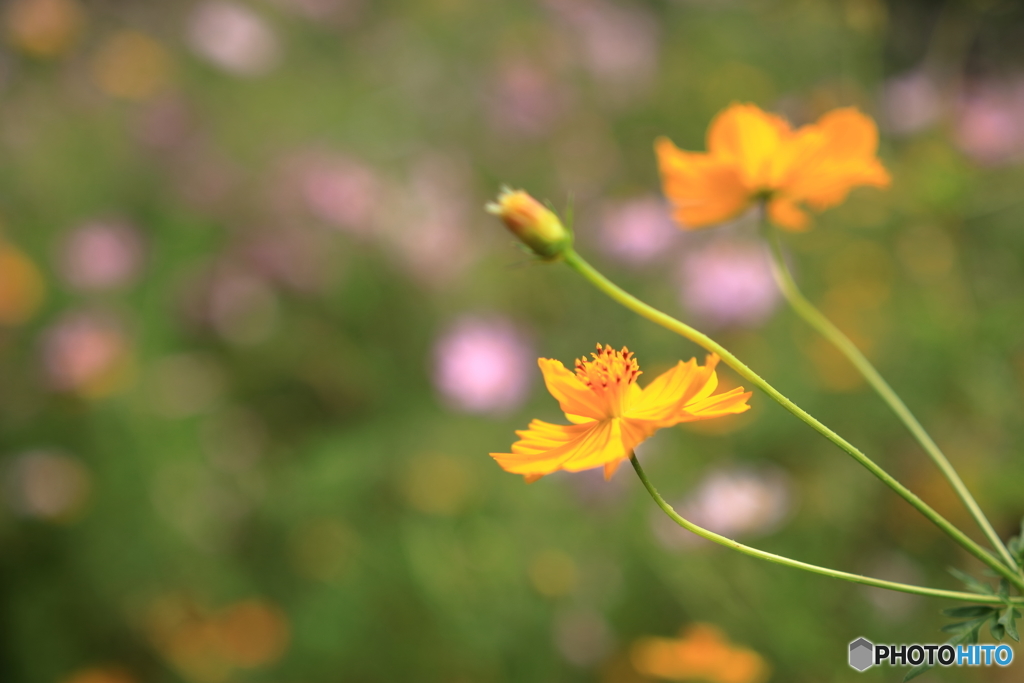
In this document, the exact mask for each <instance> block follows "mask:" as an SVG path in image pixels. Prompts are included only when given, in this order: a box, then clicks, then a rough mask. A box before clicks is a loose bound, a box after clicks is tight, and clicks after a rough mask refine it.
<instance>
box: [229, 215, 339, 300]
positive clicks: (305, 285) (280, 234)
mask: <svg viewBox="0 0 1024 683" xmlns="http://www.w3.org/2000/svg"><path fill="white" fill-rule="evenodd" d="M332 246H333V245H332V243H331V240H330V235H328V234H325V233H324V232H323V231H321V230H313V229H311V228H309V227H294V228H284V227H280V228H277V229H273V230H256V231H254V232H253V233H252V234H251V235H247V236H246V241H245V243H244V244H243V245H242V246H241V247H240V252H241V256H242V258H243V259H244V260H245V262H246V263H247V264H248V265H249V266H250V267H251V268H252V270H253V271H254V272H256V273H257V274H259V275H260V276H262V277H264V278H266V279H268V280H271V281H273V282H275V283H277V284H279V285H283V286H285V287H288V288H290V289H293V290H296V291H301V292H314V291H317V290H320V289H322V288H323V287H325V286H326V285H327V283H328V282H330V281H331V280H332V278H333V276H334V275H335V274H336V273H337V271H338V269H339V263H338V259H337V258H336V257H337V254H334V253H333V249H332Z"/></svg>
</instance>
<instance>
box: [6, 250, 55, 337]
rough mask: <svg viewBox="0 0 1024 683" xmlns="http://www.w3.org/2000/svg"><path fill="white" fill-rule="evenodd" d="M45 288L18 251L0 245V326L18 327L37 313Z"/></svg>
mask: <svg viewBox="0 0 1024 683" xmlns="http://www.w3.org/2000/svg"><path fill="white" fill-rule="evenodd" d="M44 291H45V286H44V284H43V276H42V274H41V273H40V272H39V269H38V268H37V267H36V265H35V264H34V263H33V262H32V261H31V260H30V259H29V258H28V257H27V256H26V255H25V254H24V253H22V252H21V250H19V249H17V248H16V247H14V246H12V245H10V244H3V243H0V325H20V324H22V323H24V322H25V321H27V320H28V319H29V318H31V317H32V315H33V314H34V313H35V312H36V311H37V310H39V306H40V305H41V304H42V303H43V294H44Z"/></svg>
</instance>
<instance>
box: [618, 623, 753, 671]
mask: <svg viewBox="0 0 1024 683" xmlns="http://www.w3.org/2000/svg"><path fill="white" fill-rule="evenodd" d="M630 659H631V661H632V662H633V667H634V668H635V669H636V670H637V672H638V673H640V674H643V675H644V676H652V677H655V678H663V679H666V680H670V681H688V680H701V681H711V682H712V683H762V682H763V681H766V680H767V679H768V674H769V668H768V665H767V663H765V661H764V658H763V657H761V655H759V654H757V653H756V652H754V651H753V650H748V649H746V648H743V647H737V646H734V645H732V644H730V643H729V641H728V640H726V638H725V636H724V635H723V634H722V632H721V631H719V630H718V629H717V628H715V627H714V626H711V625H710V624H694V625H693V626H690V627H689V628H687V629H684V630H683V633H682V634H681V636H680V637H679V638H641V639H640V640H638V641H636V643H634V644H633V647H632V650H631V651H630Z"/></svg>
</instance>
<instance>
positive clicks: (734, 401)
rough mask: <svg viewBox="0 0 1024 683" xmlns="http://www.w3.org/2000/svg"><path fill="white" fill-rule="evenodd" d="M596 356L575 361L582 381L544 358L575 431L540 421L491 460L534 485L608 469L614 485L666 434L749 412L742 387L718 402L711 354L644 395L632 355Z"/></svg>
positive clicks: (606, 352)
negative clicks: (626, 464) (564, 474)
mask: <svg viewBox="0 0 1024 683" xmlns="http://www.w3.org/2000/svg"><path fill="white" fill-rule="evenodd" d="M597 349H598V350H597V353H593V354H591V356H592V358H591V359H586V358H581V359H579V360H577V361H576V372H575V374H573V373H572V372H570V371H569V370H567V369H566V368H565V366H564V365H562V363H561V362H560V361H557V360H552V359H550V358H540V359H538V361H537V363H538V364H539V365H540V369H541V372H542V373H543V374H544V382H545V384H547V388H548V391H549V392H551V395H552V396H554V397H555V398H556V399H557V400H558V403H559V405H560V407H561V408H562V411H563V412H564V413H565V417H566V419H568V420H569V421H570V422H572V423H573V424H571V425H559V424H551V423H549V422H543V421H541V420H534V421H532V422H531V423H530V426H529V428H528V429H526V430H521V431H517V432H516V434H517V435H518V436H519V441H517V442H516V443H514V444H512V452H511V453H491V457H493V458H494V459H495V460H497V461H498V464H499V465H501V466H502V468H504V469H505V470H506V471H507V472H512V473H514V474H522V475H523V476H524V477H525V478H526V481H527V482H533V481H536V480H537V479H540V478H541V477H543V476H544V475H545V474H551V473H552V472H555V471H558V470H567V471H569V472H579V471H581V470H588V469H592V468H595V467H602V466H603V467H604V476H605V478H606V479H608V478H610V477H611V476H612V474H613V473H614V472H615V470H616V469H617V468H618V466H619V465H620V464H622V461H624V460H626V459H628V458H629V457H630V454H631V453H632V452H633V449H634V448H636V447H637V446H638V445H639V444H640V443H641V442H642V441H644V440H645V439H647V438H649V437H651V436H653V435H654V433H655V432H656V431H658V430H659V429H661V428H663V427H671V426H673V425H676V424H679V423H680V422H692V421H695V420H708V419H711V418H714V417H723V416H725V415H732V414H735V413H742V412H744V411H745V410H748V409H749V408H750V406H749V405H747V399H748V398H750V392H747V393H744V392H743V387H737V388H735V389H732V390H730V391H727V392H725V393H722V394H717V395H712V394H714V391H715V389H716V388H718V375H717V374H716V373H715V366H716V365H717V364H718V356H716V355H709V356H708V357H707V360H706V361H705V363H706V364H705V365H704V366H700V365H697V360H696V359H695V358H691V359H690V360H689V361H688V362H686V363H684V362H682V361H680V362H679V363H678V364H676V366H675V367H674V368H672V369H671V370H669V371H667V372H665V373H663V374H662V375H660V376H658V377H657V378H655V379H654V381H652V382H651V383H650V384H649V385H647V387H646V388H645V389H641V388H640V387H639V386H638V385H637V384H636V379H637V377H638V376H639V375H640V367H639V365H638V364H637V362H636V359H635V358H633V354H632V353H630V351H629V350H628V349H626V348H625V347H623V349H622V350H621V351H615V350H614V349H612V347H611V346H605V347H603V348H602V347H601V345H600V344H598V345H597Z"/></svg>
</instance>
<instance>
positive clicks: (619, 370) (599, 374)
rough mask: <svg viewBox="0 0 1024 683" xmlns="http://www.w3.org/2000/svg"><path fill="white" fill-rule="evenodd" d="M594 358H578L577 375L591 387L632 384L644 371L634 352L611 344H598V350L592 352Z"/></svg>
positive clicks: (602, 387) (601, 387) (605, 387)
mask: <svg viewBox="0 0 1024 683" xmlns="http://www.w3.org/2000/svg"><path fill="white" fill-rule="evenodd" d="M590 355H591V356H593V359H592V360H588V359H587V358H579V359H577V360H576V377H577V378H578V379H579V380H580V381H581V382H583V383H584V384H586V385H587V386H588V387H590V388H591V389H598V388H600V389H607V388H608V387H609V386H611V385H619V386H622V385H630V384H632V383H633V382H635V381H636V378H637V377H639V376H640V375H641V374H642V373H641V372H640V366H639V365H638V364H637V362H636V359H635V358H634V357H633V352H632V351H630V350H629V349H627V348H626V347H625V346H623V347H622V350H621V351H616V350H615V349H613V348H612V347H611V346H604V347H602V346H601V345H600V344H598V345H597V352H596V353H591V354H590Z"/></svg>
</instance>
